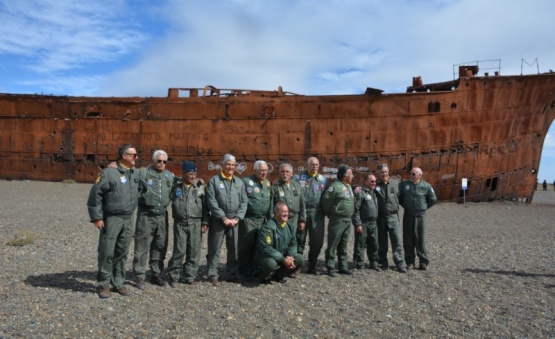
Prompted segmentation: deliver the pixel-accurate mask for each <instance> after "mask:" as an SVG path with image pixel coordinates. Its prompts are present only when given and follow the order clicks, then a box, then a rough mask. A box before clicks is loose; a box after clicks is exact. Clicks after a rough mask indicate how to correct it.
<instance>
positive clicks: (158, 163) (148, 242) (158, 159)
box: [133, 150, 174, 290]
mask: <svg viewBox="0 0 555 339" xmlns="http://www.w3.org/2000/svg"><path fill="white" fill-rule="evenodd" d="M167 162H168V154H167V153H166V152H164V151H163V150H157V151H155V152H154V154H153V155H152V164H151V165H149V166H147V167H143V168H141V169H139V209H138V210H137V223H136V225H135V253H134V256H133V271H134V273H135V276H136V277H137V282H136V284H135V286H136V287H137V288H138V289H140V290H144V289H145V278H146V264H147V259H148V262H149V266H150V270H151V272H152V277H151V282H152V283H153V284H156V285H158V286H162V287H165V286H166V285H167V284H168V283H167V282H166V281H165V280H164V279H163V278H162V274H163V273H164V259H165V258H166V251H167V250H168V228H169V221H168V205H169V204H170V201H171V200H170V190H171V187H172V185H173V181H174V175H173V173H172V172H170V171H168V170H167V169H166V163H167ZM149 254H150V259H149Z"/></svg>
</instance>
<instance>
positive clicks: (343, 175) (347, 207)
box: [322, 164, 355, 277]
mask: <svg viewBox="0 0 555 339" xmlns="http://www.w3.org/2000/svg"><path fill="white" fill-rule="evenodd" d="M352 180H353V171H352V169H351V167H349V166H348V165H345V164H343V165H339V167H338V168H337V181H335V182H334V183H333V184H331V185H330V187H329V188H328V189H327V190H326V193H324V196H323V197H322V210H323V211H324V213H325V214H326V216H327V217H328V218H329V222H328V248H327V249H326V267H327V269H328V275H329V276H330V277H336V276H337V273H336V272H335V254H336V252H337V259H338V268H339V270H338V271H339V273H340V274H347V275H351V274H353V273H352V272H351V271H350V270H349V267H348V266H347V245H348V244H349V235H350V234H351V219H352V218H353V215H354V213H355V196H354V194H353V190H352V188H351V181H352Z"/></svg>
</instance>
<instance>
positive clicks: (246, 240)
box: [238, 175, 271, 276]
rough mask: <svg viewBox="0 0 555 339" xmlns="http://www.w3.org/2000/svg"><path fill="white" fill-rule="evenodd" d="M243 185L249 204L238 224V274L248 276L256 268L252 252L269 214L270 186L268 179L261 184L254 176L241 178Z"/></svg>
mask: <svg viewBox="0 0 555 339" xmlns="http://www.w3.org/2000/svg"><path fill="white" fill-rule="evenodd" d="M243 183H244V184H245V188H246V190H247V198H248V200H249V202H248V204H247V213H246V214H245V218H244V219H243V220H241V221H240V223H239V241H238V243H239V244H238V245H239V250H238V253H239V273H240V274H241V275H244V276H248V275H250V273H251V272H252V271H253V270H254V269H255V266H256V265H255V263H254V252H255V250H256V238H257V235H258V231H259V230H260V228H261V227H262V225H263V224H264V222H265V221H266V216H267V215H268V214H269V213H270V194H271V191H270V186H271V184H270V181H269V180H268V179H264V180H263V181H262V182H261V181H260V180H258V178H256V175H251V176H248V177H245V178H243Z"/></svg>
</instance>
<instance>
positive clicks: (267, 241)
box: [266, 235, 272, 245]
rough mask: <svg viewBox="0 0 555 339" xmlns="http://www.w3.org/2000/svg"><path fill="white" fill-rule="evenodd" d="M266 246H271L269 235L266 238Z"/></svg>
mask: <svg viewBox="0 0 555 339" xmlns="http://www.w3.org/2000/svg"><path fill="white" fill-rule="evenodd" d="M266 244H268V245H271V244H272V237H270V236H269V235H267V236H266Z"/></svg>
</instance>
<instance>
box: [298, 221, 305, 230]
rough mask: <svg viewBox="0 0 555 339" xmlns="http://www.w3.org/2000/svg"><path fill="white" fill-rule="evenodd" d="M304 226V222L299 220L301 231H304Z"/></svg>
mask: <svg viewBox="0 0 555 339" xmlns="http://www.w3.org/2000/svg"><path fill="white" fill-rule="evenodd" d="M304 227H305V223H304V222H300V223H299V229H300V230H301V231H304Z"/></svg>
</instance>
